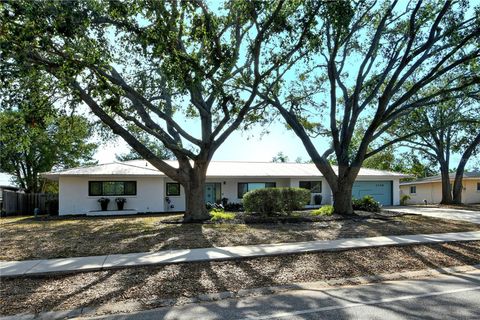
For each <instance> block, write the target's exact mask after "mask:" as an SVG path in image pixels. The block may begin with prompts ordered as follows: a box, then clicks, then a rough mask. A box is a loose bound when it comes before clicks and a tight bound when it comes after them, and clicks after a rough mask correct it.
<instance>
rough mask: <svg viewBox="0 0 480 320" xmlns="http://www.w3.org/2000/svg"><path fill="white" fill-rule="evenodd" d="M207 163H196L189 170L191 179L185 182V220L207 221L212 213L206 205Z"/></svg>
mask: <svg viewBox="0 0 480 320" xmlns="http://www.w3.org/2000/svg"><path fill="white" fill-rule="evenodd" d="M207 167H208V163H207V164H201V165H198V164H197V163H196V164H195V166H194V168H192V169H191V170H190V172H189V176H190V179H189V181H188V182H187V183H186V184H184V186H183V187H184V188H185V201H186V208H185V215H184V216H183V220H184V221H185V222H195V221H205V220H208V219H210V214H209V212H208V210H207V207H206V206H205V180H206V173H207Z"/></svg>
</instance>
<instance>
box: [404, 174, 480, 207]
mask: <svg viewBox="0 0 480 320" xmlns="http://www.w3.org/2000/svg"><path fill="white" fill-rule="evenodd" d="M454 179H455V173H451V174H450V182H451V183H452V187H453V181H454ZM462 184H463V191H462V202H463V203H466V204H471V203H480V171H474V172H465V173H464V175H463V181H462ZM400 192H401V195H402V196H403V195H408V196H409V197H410V199H408V200H407V203H408V204H424V203H425V201H426V202H427V203H440V201H441V200H442V177H441V176H440V175H438V176H432V177H426V178H422V179H417V180H413V181H408V182H402V183H400Z"/></svg>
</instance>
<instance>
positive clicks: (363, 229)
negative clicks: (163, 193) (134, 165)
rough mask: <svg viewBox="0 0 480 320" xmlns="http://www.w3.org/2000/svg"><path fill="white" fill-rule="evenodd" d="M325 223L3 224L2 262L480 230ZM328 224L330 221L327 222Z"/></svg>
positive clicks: (402, 220)
mask: <svg viewBox="0 0 480 320" xmlns="http://www.w3.org/2000/svg"><path fill="white" fill-rule="evenodd" d="M319 218H322V219H321V220H319V221H311V222H298V221H297V222H295V223H294V222H292V221H283V222H280V221H278V220H276V221H275V222H271V223H267V222H263V223H251V224H242V223H215V224H178V223H176V224H165V223H162V221H164V220H167V219H169V220H175V219H181V215H169V216H145V217H133V216H129V217H122V218H114V219H111V218H103V219H99V218H94V219H91V218H88V217H87V218H85V217H84V218H75V219H58V220H57V219H54V220H51V221H50V220H47V221H37V220H34V219H32V218H22V219H9V218H2V219H0V238H1V241H0V260H27V259H51V258H65V257H79V256H94V255H104V254H117V253H118V254H120V253H133V252H156V251H160V250H168V249H187V248H206V247H213V246H217V247H223V246H237V245H254V244H264V243H284V242H298V241H314V240H334V239H340V238H359V237H375V236H385V235H405V234H420V233H425V234H428V233H443V232H464V231H475V230H480V225H476V224H473V223H469V222H465V221H456V220H445V219H438V218H431V217H425V216H418V215H402V216H398V215H390V216H389V215H388V213H385V212H382V214H381V216H378V215H375V216H372V215H367V216H364V217H359V216H358V214H357V216H356V217H354V218H345V217H341V218H339V219H337V218H336V217H335V216H333V217H319ZM323 218H324V219H323Z"/></svg>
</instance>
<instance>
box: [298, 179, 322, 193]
mask: <svg viewBox="0 0 480 320" xmlns="http://www.w3.org/2000/svg"><path fill="white" fill-rule="evenodd" d="M299 187H300V188H303V189H307V190H310V193H322V181H300V183H299Z"/></svg>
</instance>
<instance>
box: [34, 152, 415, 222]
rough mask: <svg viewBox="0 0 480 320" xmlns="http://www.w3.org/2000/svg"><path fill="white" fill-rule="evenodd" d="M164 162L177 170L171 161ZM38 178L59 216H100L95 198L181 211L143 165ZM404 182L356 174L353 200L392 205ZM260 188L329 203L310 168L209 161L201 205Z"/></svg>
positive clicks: (173, 190) (137, 208)
mask: <svg viewBox="0 0 480 320" xmlns="http://www.w3.org/2000/svg"><path fill="white" fill-rule="evenodd" d="M167 162H169V163H170V164H171V165H173V166H178V164H177V163H176V162H175V161H167ZM42 176H43V177H45V178H48V179H52V180H58V181H59V206H60V208H59V213H60V215H68V214H92V215H95V214H97V211H99V210H100V204H99V203H98V199H99V198H101V197H107V198H109V199H110V204H109V208H108V209H109V210H114V209H116V204H115V198H117V197H122V198H126V199H127V203H126V204H125V209H126V210H129V211H128V212H129V213H137V212H166V211H183V210H185V192H184V190H183V188H182V187H181V186H180V184H178V183H176V182H175V181H172V180H171V179H170V178H168V177H166V176H165V174H163V173H162V172H160V171H158V170H157V169H156V168H154V167H153V166H152V165H151V164H150V163H148V162H146V161H144V160H133V161H126V162H115V163H108V164H101V165H96V166H90V167H80V168H74V169H69V170H65V171H62V172H47V173H43V174H42ZM405 177H407V176H406V175H404V174H400V173H395V172H387V171H380V170H372V169H361V170H360V173H359V175H358V178H357V182H356V183H355V186H354V189H353V195H354V197H362V196H364V195H367V194H370V195H372V196H373V197H375V199H377V200H378V201H379V202H381V203H382V204H383V205H397V204H399V196H400V191H399V181H400V179H401V178H405ZM265 187H303V188H307V189H310V190H311V192H312V203H311V204H312V205H313V204H314V196H315V195H317V194H320V195H322V204H327V203H331V201H332V199H331V198H332V196H331V189H330V187H329V186H328V183H327V182H326V180H325V179H324V178H323V176H322V175H321V173H320V172H319V171H318V169H317V168H316V167H315V165H314V164H303V163H272V162H241V161H212V162H211V163H210V165H209V167H208V171H207V184H206V186H205V202H210V203H214V202H217V203H219V202H220V201H221V200H222V198H227V199H228V202H232V203H239V202H241V201H242V197H243V194H245V193H246V192H248V191H250V190H254V189H259V188H265ZM113 213H114V212H112V214H113ZM124 213H126V212H124Z"/></svg>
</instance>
